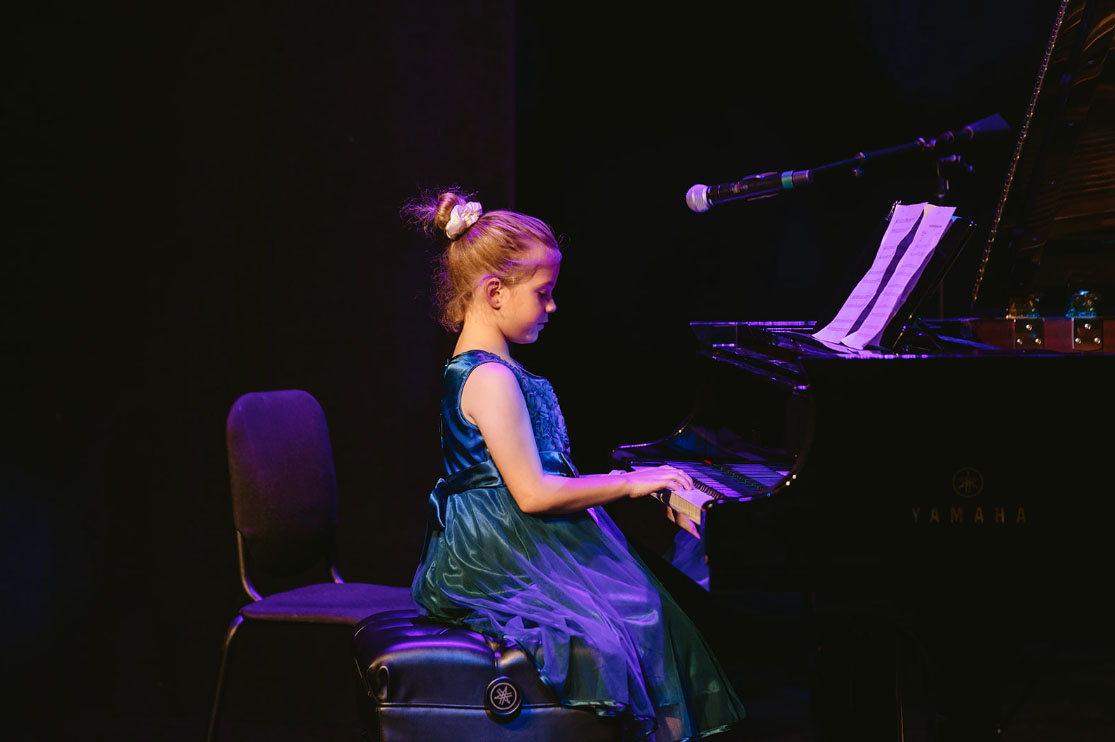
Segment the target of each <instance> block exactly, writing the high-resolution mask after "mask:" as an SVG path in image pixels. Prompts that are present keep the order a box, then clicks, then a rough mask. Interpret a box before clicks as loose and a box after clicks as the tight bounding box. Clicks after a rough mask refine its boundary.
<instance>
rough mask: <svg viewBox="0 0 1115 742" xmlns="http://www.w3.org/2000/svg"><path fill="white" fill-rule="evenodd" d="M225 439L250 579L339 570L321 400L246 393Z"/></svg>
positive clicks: (333, 486) (291, 393) (293, 392)
mask: <svg viewBox="0 0 1115 742" xmlns="http://www.w3.org/2000/svg"><path fill="white" fill-rule="evenodd" d="M225 433H226V442H227V445H228V465H229V477H230V485H231V490H232V513H233V522H234V523H235V525H236V530H237V531H238V532H239V534H240V537H241V539H242V548H243V549H244V550H246V552H247V554H246V555H243V554H242V559H241V562H242V563H241V567H242V569H244V570H246V571H247V572H252V573H253V575H248V574H245V577H246V578H248V580H249V582H251V581H254V579H255V578H257V577H260V576H261V574H262V573H266V574H267V575H268V576H274V575H280V576H287V575H293V574H297V573H301V572H304V571H306V570H310V569H312V568H314V567H315V566H317V565H318V564H325V565H326V566H327V567H329V568H332V566H333V565H332V558H333V548H334V539H335V535H336V526H337V475H336V471H335V469H334V467H333V448H332V445H331V443H330V440H329V428H328V426H327V425H326V421H325V412H324V411H323V410H322V409H321V405H320V404H319V403H318V401H317V400H316V399H314V397H313V396H312V395H310V394H309V393H308V392H304V391H302V390H298V389H288V390H281V391H267V392H252V393H249V394H245V395H243V396H242V397H240V398H239V399H237V400H236V402H235V403H234V404H233V405H232V409H231V410H230V411H229V414H228V420H227V421H226V425H225ZM248 584H249V583H246V585H245V587H246V588H247V587H248ZM250 592H251V590H250V589H249V593H250Z"/></svg>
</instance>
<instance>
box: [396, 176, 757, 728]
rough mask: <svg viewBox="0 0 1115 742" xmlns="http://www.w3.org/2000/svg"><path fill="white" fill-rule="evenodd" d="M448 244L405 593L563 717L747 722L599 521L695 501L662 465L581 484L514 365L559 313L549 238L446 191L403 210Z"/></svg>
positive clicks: (562, 433) (543, 404)
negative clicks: (525, 668) (473, 638)
mask: <svg viewBox="0 0 1115 742" xmlns="http://www.w3.org/2000/svg"><path fill="white" fill-rule="evenodd" d="M405 213H407V214H408V215H409V216H410V217H411V218H413V219H414V220H415V221H416V222H417V223H418V224H419V225H420V226H421V227H422V228H423V229H424V231H426V232H427V233H428V234H431V235H434V236H439V237H442V238H447V239H448V241H449V244H448V247H447V248H446V251H445V253H444V257H443V260H442V269H443V270H442V271H441V276H440V279H441V285H440V287H439V303H440V305H441V309H442V322H443V324H444V325H445V326H446V327H447V328H449V329H450V330H453V331H455V332H458V333H459V338H458V340H457V345H456V348H455V349H454V355H453V357H452V358H451V359H450V360H449V362H448V364H447V365H446V368H445V377H444V382H443V385H442V403H441V431H442V452H443V455H444V460H445V468H446V475H445V478H443V479H442V480H440V481H439V482H438V484H437V486H436V487H435V489H434V491H433V492H432V493H431V495H430V500H429V505H428V507H429V523H430V529H429V536H428V539H427V544H426V547H425V549H424V555H423V558H422V562H421V564H420V565H419V567H418V571H417V573H416V575H415V578H414V583H413V585H412V587H411V591H412V593H413V595H414V598H415V600H416V601H417V602H418V604H419V606H420V607H421V608H422V609H423V610H424V611H425V612H426V613H428V615H430V616H431V617H434V618H437V619H440V620H445V621H450V622H456V623H461V624H464V625H467V626H469V627H471V628H473V629H476V630H478V631H481V632H485V633H488V634H492V635H495V636H499V637H503V638H505V639H508V640H510V641H513V642H514V643H515V644H517V645H518V646H520V647H521V648H523V650H525V651H526V653H527V655H528V656H530V657H532V658H533V659H534V661H535V663H536V664H537V666H538V670H539V672H540V673H541V676H542V678H543V679H544V680H545V681H546V682H547V683H548V684H549V685H550V686H552V687H553V688H554V689H555V690H556V691H557V693H558V695H559V697H560V698H561V701H562V703H563V704H565V705H569V706H582V707H591V708H593V709H595V710H596V711H597V712H598V713H602V714H617V713H621V714H626V715H628V722H629V724H628V728H629V729H632V730H635V731H634V732H633V734H634V735H635V736H647V735H650V734H653V735H654V737H653V738H654V739H655V740H656V742H661V741H662V740H680V739H695V738H698V737H703V736H708V735H710V734H714V733H717V732H721V731H724V730H725V729H727V728H728V727H729V726H731V725H732V724H734V723H735V722H737V721H739V720H740V719H742V718H743V716H744V709H743V706H742V705H741V704H740V702H739V699H738V698H737V697H736V695H735V693H734V692H733V691H732V689H731V687H730V685H729V683H728V680H727V678H726V677H725V676H724V673H723V671H722V670H721V668H720V666H719V664H718V663H717V661H716V659H715V658H714V657H713V656H712V654H711V652H710V651H709V649H708V647H707V645H706V644H705V642H704V640H703V638H702V637H701V636H700V634H699V632H698V631H697V628H696V627H695V626H694V625H693V624H692V622H691V621H690V620H689V619H688V617H686V616H685V615H684V613H682V611H681V609H680V608H679V607H678V606H677V604H676V603H675V602H674V601H673V599H672V598H671V597H670V596H669V595H668V594H667V593H666V592H665V591H664V589H663V588H662V586H661V585H660V584H659V583H658V581H657V580H656V579H655V578H654V577H653V576H652V575H651V574H650V573H649V572H648V570H647V568H646V567H645V566H644V565H643V563H642V562H641V560H639V559H638V557H636V556H635V555H634V552H633V551H631V550H630V549H629V548H628V545H627V543H626V541H625V539H624V537H623V535H622V534H621V533H620V531H619V529H618V528H617V527H616V526H615V524H614V523H613V522H612V521H611V519H610V518H609V517H608V515H607V514H606V513H605V512H604V509H603V508H601V507H597V506H600V505H604V504H606V503H609V502H612V501H613V500H617V499H619V498H622V497H642V496H644V495H647V494H650V493H652V492H656V491H658V490H660V489H663V488H666V487H669V488H671V489H692V487H693V482H692V480H691V479H690V478H689V476H688V475H687V474H685V473H684V472H682V471H679V470H677V469H674V468H672V467H660V468H657V469H650V470H642V471H638V472H613V473H611V474H594V475H579V474H578V473H577V470H576V469H575V468H574V466H573V463H572V461H570V458H569V439H568V435H567V433H566V428H565V421H564V419H563V418H562V415H561V410H560V409H559V408H558V403H557V398H556V397H555V396H554V392H553V388H552V387H551V386H550V384H549V382H547V381H546V380H545V379H543V378H541V377H539V376H535V375H534V374H532V373H530V372H528V371H526V370H525V369H524V368H523V367H522V366H520V365H519V364H518V363H516V362H515V361H514V360H513V359H512V357H511V352H510V344H511V343H533V342H534V341H535V340H537V339H538V336H539V333H541V332H543V328H544V326H545V324H546V322H547V320H548V319H549V317H550V314H551V313H552V312H553V311H554V310H555V309H556V308H557V305H556V304H555V302H554V288H555V286H556V284H557V279H558V270H559V268H560V266H561V251H560V249H559V247H558V244H557V240H556V239H555V238H554V235H553V232H552V231H551V230H550V228H549V227H548V226H547V225H546V224H545V223H543V222H541V221H540V220H538V219H535V218H533V217H530V216H526V215H524V214H518V213H515V212H511V211H490V212H487V213H484V212H483V210H482V209H481V206H480V204H479V203H476V202H474V201H468V200H467V199H466V197H465V196H464V195H462V194H460V193H457V192H445V193H442V194H440V195H439V196H437V197H431V198H430V199H429V200H428V201H420V202H416V203H413V204H411V205H410V206H408V207H407V209H406V210H405Z"/></svg>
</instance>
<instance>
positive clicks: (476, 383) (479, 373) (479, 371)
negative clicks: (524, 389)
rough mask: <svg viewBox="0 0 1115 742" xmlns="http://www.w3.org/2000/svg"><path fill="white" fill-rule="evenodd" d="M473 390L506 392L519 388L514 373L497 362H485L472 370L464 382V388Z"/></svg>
mask: <svg viewBox="0 0 1115 742" xmlns="http://www.w3.org/2000/svg"><path fill="white" fill-rule="evenodd" d="M470 385H471V386H473V388H475V389H490V390H506V389H510V388H512V387H514V388H515V389H518V388H519V380H518V379H517V378H515V372H514V371H512V370H511V369H510V368H508V367H507V366H505V365H503V364H502V363H500V362H498V361H485V362H483V363H480V364H478V365H477V366H476V368H474V369H472V371H471V372H470V373H469V375H468V378H467V379H466V380H465V387H466V388H467V387H468V386H470Z"/></svg>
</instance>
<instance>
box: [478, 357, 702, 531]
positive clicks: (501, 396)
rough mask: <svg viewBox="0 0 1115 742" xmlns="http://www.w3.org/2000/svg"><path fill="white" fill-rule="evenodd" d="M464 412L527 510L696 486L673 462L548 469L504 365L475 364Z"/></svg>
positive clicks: (567, 508)
mask: <svg viewBox="0 0 1115 742" xmlns="http://www.w3.org/2000/svg"><path fill="white" fill-rule="evenodd" d="M461 411H462V412H463V413H464V416H465V419H466V420H468V421H469V422H471V423H473V424H474V425H476V427H478V428H479V429H480V434H481V435H482V436H484V443H485V444H487V446H488V451H489V452H490V453H491V454H492V461H494V462H495V465H496V468H497V469H499V472H500V474H501V475H502V476H503V481H504V482H505V483H506V484H507V488H508V489H509V490H510V491H511V496H512V497H514V498H515V502H516V503H517V504H518V505H519V508H520V509H521V510H522V511H523V512H524V513H535V514H538V513H571V512H576V511H578V510H584V509H585V508H589V507H592V506H594V505H603V504H605V503H609V502H612V501H613V500H618V499H620V498H622V497H641V496H643V495H648V494H650V493H651V492H657V491H658V490H660V489H663V488H666V487H669V488H670V489H674V490H689V489H693V480H692V479H691V478H690V477H689V475H688V474H686V473H685V472H683V471H680V470H678V469H675V468H673V467H671V466H660V467H657V468H654V469H641V470H639V471H636V472H614V473H612V474H590V475H587V476H582V477H563V476H559V475H556V474H547V473H545V472H543V471H542V462H541V461H540V459H539V457H538V446H537V445H536V444H535V442H534V432H533V431H532V430H531V426H530V413H529V412H528V411H527V406H526V401H525V400H524V399H523V393H522V390H520V389H519V382H518V380H517V379H516V378H515V374H514V372H513V371H511V369H509V368H507V367H506V366H504V365H503V364H500V363H483V364H481V365H479V366H477V367H476V368H475V369H473V371H472V373H470V374H469V377H468V379H467V380H466V381H465V386H464V389H463V390H462V391H461Z"/></svg>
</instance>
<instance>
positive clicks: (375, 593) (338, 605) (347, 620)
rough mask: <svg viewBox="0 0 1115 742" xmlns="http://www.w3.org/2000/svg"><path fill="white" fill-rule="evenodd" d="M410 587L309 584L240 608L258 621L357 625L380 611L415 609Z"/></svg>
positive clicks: (328, 583)
mask: <svg viewBox="0 0 1115 742" xmlns="http://www.w3.org/2000/svg"><path fill="white" fill-rule="evenodd" d="M414 607H415V606H414V599H413V598H411V597H410V588H409V587H394V586H388V585H369V584H366V583H363V582H342V583H335V582H324V583H321V584H317V585H305V586H303V587H297V588H294V589H293V590H287V591H285V592H281V593H275V594H274V595H268V596H267V597H265V598H263V599H262V600H257V601H255V602H254V603H249V604H248V605H246V606H244V607H243V608H241V609H240V614H241V615H242V616H244V617H245V618H250V619H253V620H257V621H291V622H300V623H328V624H347V625H349V626H352V625H355V624H356V623H358V622H359V621H360V620H362V619H365V618H367V617H368V616H370V615H372V614H373V613H378V612H380V611H396V610H414Z"/></svg>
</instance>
